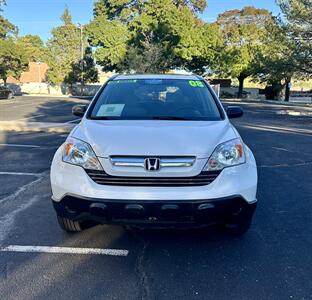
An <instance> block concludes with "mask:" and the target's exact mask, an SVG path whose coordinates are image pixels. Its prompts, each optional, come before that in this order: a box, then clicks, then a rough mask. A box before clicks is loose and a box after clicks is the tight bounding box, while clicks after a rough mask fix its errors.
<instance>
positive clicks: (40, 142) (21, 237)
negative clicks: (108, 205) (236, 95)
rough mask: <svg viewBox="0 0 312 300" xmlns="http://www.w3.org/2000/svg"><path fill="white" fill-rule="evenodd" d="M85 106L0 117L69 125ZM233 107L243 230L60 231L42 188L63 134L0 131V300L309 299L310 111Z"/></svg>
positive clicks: (31, 107)
mask: <svg viewBox="0 0 312 300" xmlns="http://www.w3.org/2000/svg"><path fill="white" fill-rule="evenodd" d="M10 101H11V100H10ZM13 101H16V102H13ZM84 101H85V100H81V99H70V98H67V99H62V98H60V99H56V98H43V97H42V98H38V97H37V98H36V97H19V98H18V99H15V100H12V101H11V102H10V103H11V104H10V103H9V102H2V101H0V120H18V119H22V118H31V120H32V121H35V122H36V121H37V122H64V123H66V122H75V120H76V119H77V118H76V117H74V116H72V115H71V108H72V106H73V105H74V104H77V103H83V102H84ZM24 104H25V105H24ZM224 104H225V105H233V104H236V102H235V101H224ZM240 105H241V106H242V107H243V109H244V111H245V115H244V116H243V117H242V118H241V119H237V120H233V123H234V125H236V127H237V129H238V130H239V132H240V134H241V135H242V137H243V139H244V141H245V142H246V143H247V144H248V145H249V147H250V148H251V149H252V150H253V152H254V154H255V157H256V160H257V163H258V167H259V169H258V172H259V190H258V200H259V202H258V208H257V211H256V214H255V217H254V221H253V224H252V227H251V229H250V231H249V232H248V233H247V234H246V235H245V236H243V237H230V236H227V235H226V234H224V233H223V232H222V231H220V230H219V229H218V228H217V227H210V228H208V229H205V230H145V231H140V230H125V229H124V228H123V227H121V226H97V227H94V228H91V229H89V230H87V231H84V232H82V233H78V234H74V235H68V234H66V233H65V232H63V231H62V230H61V229H60V228H59V227H58V224H57V222H56V217H55V213H54V210H53V208H52V205H51V201H50V197H51V191H50V185H49V167H50V163H51V160H52V157H53V154H54V152H55V151H56V149H57V147H58V146H59V145H61V144H62V143H63V141H64V140H65V138H66V135H64V134H56V133H44V132H36V133H27V132H18V133H16V132H4V131H3V132H0V299H14V300H15V299H23V300H24V299H157V300H158V299H164V300H165V299H166V300H167V299H170V300H171V299H172V300H173V299H179V300H183V299H186V300H188V299H216V300H218V299H233V300H236V299H239V300H241V299H274V300H276V299H312V255H311V253H312V252H311V251H312V184H311V182H312V154H311V149H312V122H311V120H312V118H311V117H308V116H306V117H305V116H289V115H281V114H278V113H277V111H279V110H280V109H281V106H280V105H275V104H269V103H257V102H251V103H250V102H240ZM292 107H294V106H292ZM300 109H304V108H302V107H300ZM76 122H78V121H76ZM36 247H37V248H36ZM38 247H39V248H38ZM45 247H47V248H45ZM55 247H60V248H55ZM64 247H65V248H64ZM86 248H87V249H89V250H84V249H86ZM62 249H63V250H64V249H70V251H69V253H62V251H63V250H62ZM94 249H104V250H105V249H106V250H110V251H106V252H105V251H104V252H103V253H94V251H93V250H94ZM53 251H54V253H51V252H53ZM82 251H86V253H82ZM92 251H93V252H92ZM118 251H121V252H118ZM120 253H122V255H121V254H120Z"/></svg>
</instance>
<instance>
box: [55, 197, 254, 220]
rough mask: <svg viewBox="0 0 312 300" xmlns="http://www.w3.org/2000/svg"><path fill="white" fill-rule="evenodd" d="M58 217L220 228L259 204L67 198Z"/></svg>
mask: <svg viewBox="0 0 312 300" xmlns="http://www.w3.org/2000/svg"><path fill="white" fill-rule="evenodd" d="M52 202H53V205H54V208H55V210H56V212H57V214H58V215H59V216H61V217H64V218H68V219H71V220H75V221H80V222H83V221H94V222H96V223H100V224H158V225H159V224H164V225H170V224H217V223H236V221H238V220H241V219H242V218H246V219H249V218H251V217H252V215H253V213H254V211H255V208H256V205H257V202H253V203H248V202H246V201H245V200H244V199H243V198H242V197H241V196H231V197H225V198H218V199H207V200H192V201H185V200H180V201H179V200H176V201H159V200H157V201H155V200H154V201H153V200H145V201H143V200H138V201H133V200H131V201H126V200H115V199H99V198H95V199H93V198H86V197H83V198H82V197H77V196H73V195H66V196H65V197H64V198H63V199H62V200H61V201H58V202H56V201H52Z"/></svg>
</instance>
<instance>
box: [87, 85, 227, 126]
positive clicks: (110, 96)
mask: <svg viewBox="0 0 312 300" xmlns="http://www.w3.org/2000/svg"><path fill="white" fill-rule="evenodd" d="M90 117H91V119H103V120H105V119H118V120H157V119H160V120H162V119H164V120H199V121H200V120H202V121H205V120H208V121H216V120H220V119H221V116H220V112H219V110H218V107H217V105H216V102H215V100H214V99H213V97H212V95H211V93H210V91H209V89H208V88H207V86H206V85H205V83H204V82H203V81H201V80H184V79H133V80H132V79H131V80H112V81H109V82H108V84H107V85H106V87H105V88H104V90H103V91H102V93H101V94H100V96H99V97H98V99H97V101H96V104H95V105H94V107H93V109H92V112H91V114H90Z"/></svg>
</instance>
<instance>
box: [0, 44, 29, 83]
mask: <svg viewBox="0 0 312 300" xmlns="http://www.w3.org/2000/svg"><path fill="white" fill-rule="evenodd" d="M27 66H28V59H27V56H26V55H25V53H24V51H23V49H21V48H20V47H19V45H18V43H17V42H16V40H15V39H13V38H7V39H0V78H1V79H3V81H4V83H6V81H7V78H8V77H9V76H10V75H11V76H13V77H15V78H19V77H20V75H21V73H22V71H24V70H26V68H27Z"/></svg>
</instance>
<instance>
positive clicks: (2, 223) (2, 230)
mask: <svg viewBox="0 0 312 300" xmlns="http://www.w3.org/2000/svg"><path fill="white" fill-rule="evenodd" d="M11 196H12V195H11ZM11 196H9V197H11ZM44 196H47V197H48V195H44ZM9 197H7V198H9ZM7 198H4V199H7ZM4 199H1V200H0V203H1V202H3V200H4ZM40 199H42V198H40V197H38V196H35V197H32V198H28V199H27V201H25V202H24V203H22V204H19V205H17V206H16V207H15V208H14V209H13V210H11V211H10V212H9V213H7V214H5V215H4V216H3V217H1V218H0V242H3V241H4V240H5V239H6V238H7V235H8V233H9V232H10V231H11V229H12V227H13V226H14V223H15V220H16V217H17V215H18V214H19V213H20V212H22V211H24V210H25V209H27V208H29V207H30V206H32V205H34V204H35V203H36V202H37V201H39V200H40ZM19 200H21V199H19ZM6 203H8V202H6ZM6 203H4V204H6Z"/></svg>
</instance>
